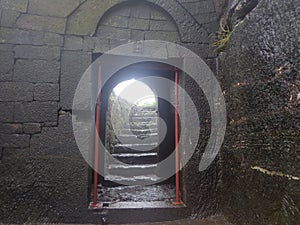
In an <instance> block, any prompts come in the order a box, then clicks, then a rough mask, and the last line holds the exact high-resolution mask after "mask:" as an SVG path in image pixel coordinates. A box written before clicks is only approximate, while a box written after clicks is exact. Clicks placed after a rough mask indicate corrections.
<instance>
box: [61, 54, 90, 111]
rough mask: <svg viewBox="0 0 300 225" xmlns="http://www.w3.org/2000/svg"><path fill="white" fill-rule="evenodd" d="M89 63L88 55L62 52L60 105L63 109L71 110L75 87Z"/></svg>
mask: <svg viewBox="0 0 300 225" xmlns="http://www.w3.org/2000/svg"><path fill="white" fill-rule="evenodd" d="M90 63H91V55H90V54H87V53H82V52H72V51H63V52H62V68H61V84H60V89H61V92H60V104H61V106H62V107H63V108H64V109H71V108H72V103H73V97H74V93H75V90H76V87H77V85H78V82H79V80H80V79H81V77H82V75H83V73H84V72H85V70H86V69H87V68H88V66H89V65H90Z"/></svg>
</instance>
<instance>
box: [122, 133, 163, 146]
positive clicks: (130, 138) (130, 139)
mask: <svg viewBox="0 0 300 225" xmlns="http://www.w3.org/2000/svg"><path fill="white" fill-rule="evenodd" d="M118 139H119V142H120V143H122V144H151V143H156V142H158V135H157V134H155V133H154V134H148V135H139V136H136V135H118Z"/></svg>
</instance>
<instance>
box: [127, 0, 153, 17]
mask: <svg viewBox="0 0 300 225" xmlns="http://www.w3.org/2000/svg"><path fill="white" fill-rule="evenodd" d="M131 17H135V18H142V19H150V6H148V5H145V4H143V3H140V2H138V3H137V4H135V5H134V7H133V8H132V9H131Z"/></svg>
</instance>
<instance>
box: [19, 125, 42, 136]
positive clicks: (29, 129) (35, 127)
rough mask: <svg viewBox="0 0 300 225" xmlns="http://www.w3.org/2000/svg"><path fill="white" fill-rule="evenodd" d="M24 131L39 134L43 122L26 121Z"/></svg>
mask: <svg viewBox="0 0 300 225" xmlns="http://www.w3.org/2000/svg"><path fill="white" fill-rule="evenodd" d="M23 131H24V133H25V134H37V133H40V132H41V124H39V123H24V124H23Z"/></svg>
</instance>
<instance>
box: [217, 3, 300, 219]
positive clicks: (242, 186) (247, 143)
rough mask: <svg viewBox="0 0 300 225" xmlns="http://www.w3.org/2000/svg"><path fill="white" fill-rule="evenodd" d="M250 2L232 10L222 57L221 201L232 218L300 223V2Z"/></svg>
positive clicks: (224, 209) (220, 63) (220, 71)
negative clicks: (230, 29)
mask: <svg viewBox="0 0 300 225" xmlns="http://www.w3.org/2000/svg"><path fill="white" fill-rule="evenodd" d="M251 2H253V1H239V4H240V5H239V7H237V8H235V9H234V10H233V11H232V12H231V16H232V17H230V16H229V18H228V22H229V23H231V24H233V25H235V29H234V31H233V34H232V35H231V37H230V41H229V43H228V46H227V48H225V50H224V53H222V54H221V57H220V58H219V65H220V68H219V75H220V79H221V81H222V85H223V90H224V93H225V98H226V101H227V103H228V104H227V112H228V119H229V124H228V128H227V131H226V137H225V142H224V144H223V150H222V152H221V154H222V161H223V178H222V180H223V181H222V182H223V188H222V193H223V196H222V198H221V199H222V201H221V202H222V208H223V212H224V213H225V215H226V216H227V218H229V219H230V220H231V221H232V222H233V223H235V224H245V223H247V224H251V225H252V224H298V223H299V222H300V214H299V208H300V201H299V199H300V193H299V179H300V178H299V171H300V167H299V165H300V164H299V143H300V140H299V134H298V133H299V102H297V94H298V93H299V91H300V86H299V79H300V78H299V64H300V62H299V59H300V58H299V44H298V43H299V42H298V39H299V27H297V23H294V21H297V20H299V15H298V14H299V13H297V10H295V8H300V3H299V1H295V0H289V1H272V0H266V1H259V4H258V5H257V6H256V7H255V8H254V9H252V11H250V12H249V10H248V8H247V5H248V3H251ZM243 7H246V8H243ZM241 15H243V17H240V16H241ZM241 18H242V22H241V23H240V20H241ZM233 190H234V191H233ZM283 202H284V203H283ZM253 215H255V216H253Z"/></svg>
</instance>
